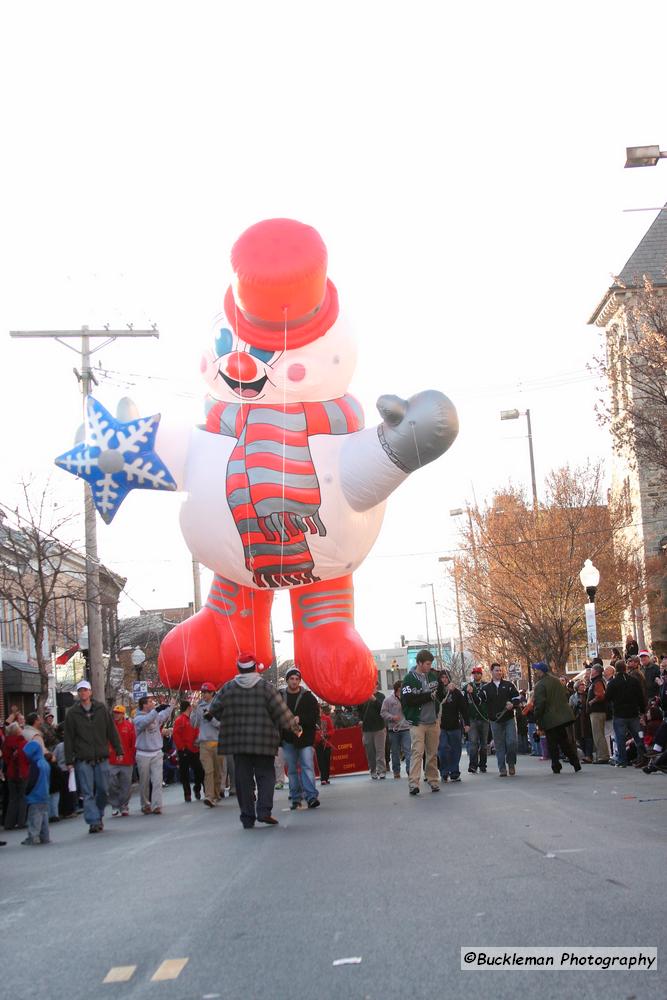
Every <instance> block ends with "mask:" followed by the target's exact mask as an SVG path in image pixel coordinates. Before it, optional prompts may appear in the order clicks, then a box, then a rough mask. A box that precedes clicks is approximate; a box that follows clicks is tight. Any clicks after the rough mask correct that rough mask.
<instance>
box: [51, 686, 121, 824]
mask: <svg viewBox="0 0 667 1000" xmlns="http://www.w3.org/2000/svg"><path fill="white" fill-rule="evenodd" d="M76 691H77V694H78V696H79V700H78V702H77V703H76V704H74V705H72V707H71V708H70V710H69V711H68V713H67V715H66V716H65V763H66V764H67V767H68V769H69V770H70V771H72V770H75V771H76V785H77V788H78V789H79V792H80V794H81V795H82V796H83V818H84V819H85V821H86V823H87V824H88V832H89V833H100V832H101V831H102V830H103V829H104V809H105V807H106V804H107V795H108V790H109V773H110V772H109V744H110V743H111V745H112V746H113V748H114V750H115V751H116V757H117V759H121V760H122V757H123V747H122V744H121V742H120V737H119V736H118V730H117V729H116V727H115V726H114V724H113V719H112V718H111V713H110V712H109V709H108V708H107V707H106V705H105V704H103V702H101V701H94V700H93V692H92V689H91V686H90V684H89V683H88V681H79V683H78V684H77V686H76Z"/></svg>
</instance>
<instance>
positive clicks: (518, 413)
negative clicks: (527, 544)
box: [500, 410, 537, 513]
mask: <svg viewBox="0 0 667 1000" xmlns="http://www.w3.org/2000/svg"><path fill="white" fill-rule="evenodd" d="M519 417H525V418H526V423H527V425H528V451H529V454H530V478H531V482H532V485H533V510H534V511H535V513H537V483H536V482H535V456H534V455H533V432H532V430H531V426H530V410H501V411H500V419H501V420H518V419H519Z"/></svg>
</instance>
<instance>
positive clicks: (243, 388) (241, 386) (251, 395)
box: [218, 370, 269, 399]
mask: <svg viewBox="0 0 667 1000" xmlns="http://www.w3.org/2000/svg"><path fill="white" fill-rule="evenodd" d="M218 374H219V375H220V378H221V379H222V380H223V382H226V383H227V385H228V386H229V388H230V389H231V390H232V392H235V393H236V395H237V396H240V397H241V399H256V398H257V396H259V394H260V392H261V391H262V389H263V388H264V386H265V385H266V383H267V381H268V377H269V376H268V375H262V377H261V378H258V379H255V381H254V382H239V380H238V379H236V380H234V379H231V378H229V376H228V375H225V374H224V372H221V371H220V370H218Z"/></svg>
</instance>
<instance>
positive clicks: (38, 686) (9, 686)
mask: <svg viewBox="0 0 667 1000" xmlns="http://www.w3.org/2000/svg"><path fill="white" fill-rule="evenodd" d="M2 689H3V691H4V692H5V695H8V694H39V693H40V691H41V690H42V683H41V678H40V676H39V667H38V666H37V664H33V663H21V662H20V661H19V660H6V659H5V658H4V657H3V660H2Z"/></svg>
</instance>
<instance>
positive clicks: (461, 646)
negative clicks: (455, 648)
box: [438, 556, 466, 683]
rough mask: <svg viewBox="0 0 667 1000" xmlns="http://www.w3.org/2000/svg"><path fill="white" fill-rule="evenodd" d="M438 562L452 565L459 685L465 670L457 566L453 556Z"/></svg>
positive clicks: (463, 680)
mask: <svg viewBox="0 0 667 1000" xmlns="http://www.w3.org/2000/svg"><path fill="white" fill-rule="evenodd" d="M438 562H450V563H454V567H453V569H454V573H453V576H454V593H455V594H456V621H457V624H458V627H459V651H460V653H461V683H464V682H465V679H466V677H465V669H466V666H465V664H466V658H465V650H464V648H463V629H462V628H461V602H460V600H459V575H458V564H457V562H456V559H455V558H454V556H440V558H439V559H438Z"/></svg>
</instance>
